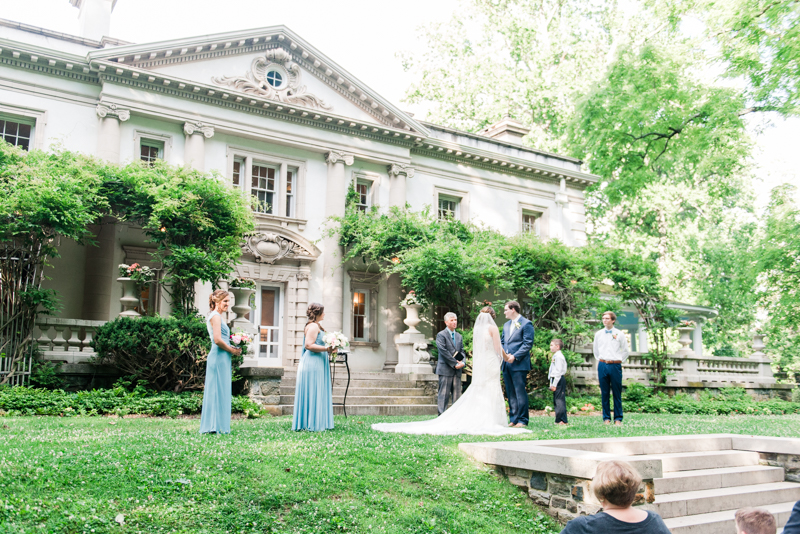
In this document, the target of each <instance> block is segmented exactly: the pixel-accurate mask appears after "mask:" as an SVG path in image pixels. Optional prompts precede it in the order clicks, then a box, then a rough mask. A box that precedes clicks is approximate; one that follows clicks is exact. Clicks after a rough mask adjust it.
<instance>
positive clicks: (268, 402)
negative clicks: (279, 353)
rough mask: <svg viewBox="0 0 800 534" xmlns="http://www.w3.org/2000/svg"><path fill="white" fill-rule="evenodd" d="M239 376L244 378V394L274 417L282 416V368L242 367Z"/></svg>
mask: <svg viewBox="0 0 800 534" xmlns="http://www.w3.org/2000/svg"><path fill="white" fill-rule="evenodd" d="M239 374H241V375H242V378H244V383H243V384H242V394H243V395H247V396H248V397H250V398H251V399H252V400H254V401H256V402H257V403H259V404H261V406H262V407H264V408H265V409H266V410H267V411H268V412H269V413H271V414H272V415H281V414H280V409H279V408H278V405H279V404H280V403H281V377H282V376H283V368H282V367H242V368H241V369H240V370H239Z"/></svg>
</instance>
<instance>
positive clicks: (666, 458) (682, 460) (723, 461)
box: [635, 450, 759, 473]
mask: <svg viewBox="0 0 800 534" xmlns="http://www.w3.org/2000/svg"><path fill="white" fill-rule="evenodd" d="M635 458H636V459H637V460H650V459H660V460H661V466H662V469H663V472H664V473H670V472H674V471H695V470H698V469H716V468H720V467H740V466H746V465H758V460H759V457H758V453H757V452H752V451H731V450H728V451H699V452H676V453H668V454H653V455H648V454H645V455H637V456H636V457H635Z"/></svg>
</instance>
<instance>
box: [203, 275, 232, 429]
mask: <svg viewBox="0 0 800 534" xmlns="http://www.w3.org/2000/svg"><path fill="white" fill-rule="evenodd" d="M230 305H231V297H230V294H229V293H228V292H227V291H224V290H222V289H217V290H216V291H214V292H213V293H212V294H211V296H210V297H209V298H208V306H209V308H211V313H210V314H208V319H206V328H208V335H209V336H211V352H209V353H208V360H207V362H206V385H205V389H204V390H203V411H202V413H201V415H200V433H201V434H229V433H230V431H231V354H237V355H238V354H240V353H241V352H242V349H235V348H233V347H231V346H230V341H231V332H230V329H229V328H228V325H226V324H225V323H223V322H222V316H221V315H220V314H222V313H225V312H226V311H228V308H229V307H230Z"/></svg>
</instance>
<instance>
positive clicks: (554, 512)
mask: <svg viewBox="0 0 800 534" xmlns="http://www.w3.org/2000/svg"><path fill="white" fill-rule="evenodd" d="M488 467H490V468H492V469H493V470H494V471H495V472H496V473H498V474H500V475H503V476H505V477H507V478H508V481H509V482H511V483H512V484H514V485H515V486H517V487H518V488H520V489H521V490H522V491H524V492H525V493H526V494H527V495H528V497H530V499H531V500H532V501H533V502H534V504H536V505H538V506H541V507H542V508H544V511H545V512H547V513H548V514H549V515H551V516H552V517H553V518H555V519H557V520H558V521H559V522H561V523H566V522H567V521H569V520H570V519H574V518H575V517H577V516H579V515H592V514H596V513H597V512H599V511H600V510H602V506H601V505H600V501H598V500H597V498H596V497H595V495H594V492H593V491H592V488H591V483H592V481H591V480H589V479H585V478H577V477H571V476H565V475H557V474H553V473H543V472H540V471H529V470H527V469H518V468H514V467H504V466H500V465H489V466H488ZM654 501H655V489H654V487H653V481H652V480H645V481H643V482H642V485H641V486H640V488H639V492H638V493H637V494H636V499H635V500H634V502H633V505H634V506H641V505H645V504H648V503H652V502H654Z"/></svg>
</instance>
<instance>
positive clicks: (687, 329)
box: [676, 326, 694, 356]
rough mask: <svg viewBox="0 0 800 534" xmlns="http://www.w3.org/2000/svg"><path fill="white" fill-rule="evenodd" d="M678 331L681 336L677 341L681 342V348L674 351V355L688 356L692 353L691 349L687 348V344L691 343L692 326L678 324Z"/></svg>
mask: <svg viewBox="0 0 800 534" xmlns="http://www.w3.org/2000/svg"><path fill="white" fill-rule="evenodd" d="M678 332H680V334H681V337H679V338H678V343H680V344H681V350H679V351H678V352H677V353H676V356H688V355H690V354H692V353H693V352H692V349H690V348H689V345H691V344H692V338H691V334H692V332H694V327H692V326H679V327H678Z"/></svg>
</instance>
